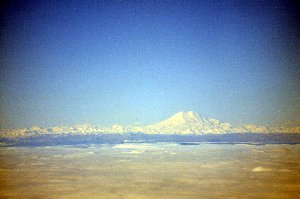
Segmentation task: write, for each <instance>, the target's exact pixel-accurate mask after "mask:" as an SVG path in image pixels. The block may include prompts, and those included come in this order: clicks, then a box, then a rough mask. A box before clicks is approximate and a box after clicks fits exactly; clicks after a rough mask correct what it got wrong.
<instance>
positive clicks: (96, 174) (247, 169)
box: [0, 143, 300, 198]
mask: <svg viewBox="0 0 300 199" xmlns="http://www.w3.org/2000/svg"><path fill="white" fill-rule="evenodd" d="M299 160H300V145H280V144H270V145H258V146H256V145H247V144H235V145H233V144H207V143H206V144H205V143H201V144H199V145H181V144H180V143H125V144H118V145H109V144H103V145H77V146H50V147H49V146H48V147H47V146H46V147H45V146H44V147H4V148H0V163H1V164H0V184H1V186H0V198H299V197H300V161H299Z"/></svg>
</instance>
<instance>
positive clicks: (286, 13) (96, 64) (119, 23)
mask: <svg viewBox="0 0 300 199" xmlns="http://www.w3.org/2000/svg"><path fill="white" fill-rule="evenodd" d="M284 2H285V1H272V2H270V1H227V0H226V1H155V0H153V1H125V0H120V1H114V0H111V1H56V2H55V1H45V0H41V1H29V0H28V1H24V2H22V1H10V2H9V3H3V4H2V5H1V30H0V31H1V34H0V37H1V42H0V56H1V57H0V64H1V68H0V70H1V76H0V83H1V85H0V92H1V93H0V94H1V96H0V97H1V98H0V111H1V112H0V127H2V128H19V127H30V126H33V125H38V126H45V127H48V126H57V125H74V124H82V123H91V124H96V125H112V124H115V123H117V124H149V123H152V122H156V121H159V120H161V119H164V118H166V117H169V116H170V115H172V114H174V113H176V112H179V111H189V110H192V111H195V112H198V113H199V114H201V115H203V116H205V117H213V118H217V119H220V120H223V121H227V122H230V123H232V124H234V125H240V124H246V123H254V124H258V125H260V124H263V125H265V124H275V123H286V122H289V121H292V122H297V121H300V105H299V102H300V87H299V78H300V69H299V66H300V58H299V57H300V56H299V54H300V53H299V46H300V45H299V35H300V34H299V32H300V31H299V24H300V23H299V18H298V19H297V16H296V14H297V13H296V12H297V10H296V9H297V8H296V7H295V5H296V4H295V5H294V4H293V3H290V4H287V3H284ZM298 8H299V7H298Z"/></svg>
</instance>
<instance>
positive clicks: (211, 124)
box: [143, 111, 232, 134]
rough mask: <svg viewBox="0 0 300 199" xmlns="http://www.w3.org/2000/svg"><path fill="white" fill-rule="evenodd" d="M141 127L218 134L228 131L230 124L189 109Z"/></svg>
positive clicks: (188, 132) (157, 131) (153, 131)
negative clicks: (204, 116) (205, 116)
mask: <svg viewBox="0 0 300 199" xmlns="http://www.w3.org/2000/svg"><path fill="white" fill-rule="evenodd" d="M143 129H144V132H147V133H167V134H207V133H217V134H219V133H225V132H230V130H232V126H231V125H230V124H228V123H223V122H221V121H219V120H216V119H210V118H203V117H201V116H200V115H199V114H198V113H194V112H192V111H189V112H179V113H176V114H175V115H173V116H172V117H170V118H168V119H166V120H164V121H161V122H158V123H156V124H152V125H148V126H145V127H144V128H143Z"/></svg>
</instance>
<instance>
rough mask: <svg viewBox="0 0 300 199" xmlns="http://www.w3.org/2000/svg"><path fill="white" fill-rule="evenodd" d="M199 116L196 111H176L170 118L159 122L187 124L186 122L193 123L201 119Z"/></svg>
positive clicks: (161, 123) (162, 123)
mask: <svg viewBox="0 0 300 199" xmlns="http://www.w3.org/2000/svg"><path fill="white" fill-rule="evenodd" d="M201 120H202V119H201V117H200V116H199V114H198V113H195V112H193V111H188V112H178V113H176V114H174V115H173V116H171V117H170V118H168V119H166V120H164V121H162V122H159V123H158V124H160V125H179V124H187V123H195V122H199V121H201Z"/></svg>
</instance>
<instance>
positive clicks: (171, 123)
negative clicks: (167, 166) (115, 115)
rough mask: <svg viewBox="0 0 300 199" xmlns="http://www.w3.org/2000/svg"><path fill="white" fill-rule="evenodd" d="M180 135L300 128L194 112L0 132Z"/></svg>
mask: <svg viewBox="0 0 300 199" xmlns="http://www.w3.org/2000/svg"><path fill="white" fill-rule="evenodd" d="M129 132H132V133H145V134H171V135H172V134H179V135H189V134H192V135H205V134H226V133H300V127H299V126H297V127H290V128H287V127H266V126H257V125H244V126H233V125H231V124H229V123H226V122H222V121H220V120H217V119H213V118H205V117H202V116H201V115H199V114H198V113H196V112H193V111H188V112H178V113H176V114H174V115H172V116H171V117H169V118H167V119H165V120H163V121H160V122H157V123H154V124H150V125H145V126H125V125H113V126H111V127H99V126H93V125H76V126H73V127H66V126H63V127H50V128H42V127H36V126H35V127H31V128H23V129H0V137H2V138H10V137H27V136H35V135H41V134H82V135H85V134H101V133H102V134H122V133H129Z"/></svg>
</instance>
